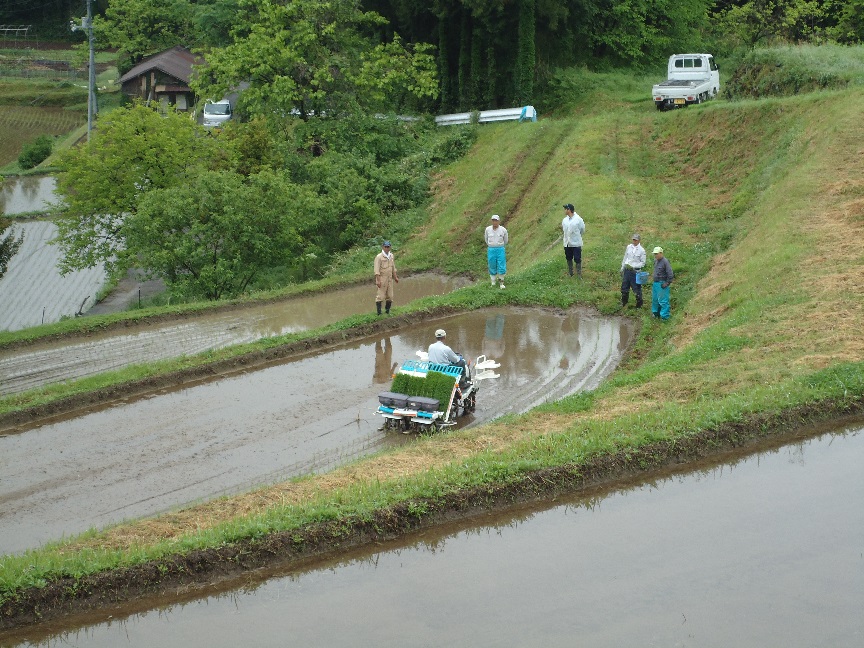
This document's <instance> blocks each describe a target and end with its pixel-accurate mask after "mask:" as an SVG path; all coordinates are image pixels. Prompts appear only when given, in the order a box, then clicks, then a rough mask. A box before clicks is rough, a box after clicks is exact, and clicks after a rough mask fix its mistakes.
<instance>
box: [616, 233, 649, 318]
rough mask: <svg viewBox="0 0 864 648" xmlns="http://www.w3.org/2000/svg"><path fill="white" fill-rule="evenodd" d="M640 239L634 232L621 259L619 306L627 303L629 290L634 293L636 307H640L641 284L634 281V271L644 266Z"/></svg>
mask: <svg viewBox="0 0 864 648" xmlns="http://www.w3.org/2000/svg"><path fill="white" fill-rule="evenodd" d="M641 240H642V237H641V236H639V235H638V234H634V235H633V242H632V243H630V245H628V246H627V248H626V249H625V250H624V258H623V259H622V260H621V308H624V307H625V306H626V305H627V300H628V298H629V297H630V291H631V290H632V291H633V294H634V295H636V308H642V286H641V285H639V284H638V283H636V273H637V272H639V271H640V270H642V268H644V267H645V248H643V247H642V243H641Z"/></svg>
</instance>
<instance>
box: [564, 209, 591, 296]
mask: <svg viewBox="0 0 864 648" xmlns="http://www.w3.org/2000/svg"><path fill="white" fill-rule="evenodd" d="M561 229H562V230H564V256H565V257H566V259H567V271H568V272H569V273H570V276H571V277H572V276H573V262H574V261H575V262H576V276H578V277H579V278H580V279H581V278H582V235H583V234H584V233H585V221H583V220H582V217H581V216H579V214H577V213H576V212H574V211H573V205H571V204H569V203H568V204H566V205H564V220H562V221H561Z"/></svg>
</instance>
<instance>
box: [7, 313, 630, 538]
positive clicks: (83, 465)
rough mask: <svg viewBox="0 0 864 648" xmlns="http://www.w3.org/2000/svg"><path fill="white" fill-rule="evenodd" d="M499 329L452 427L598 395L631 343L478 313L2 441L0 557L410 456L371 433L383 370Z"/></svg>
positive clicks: (551, 323) (601, 330) (586, 327)
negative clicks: (292, 480)
mask: <svg viewBox="0 0 864 648" xmlns="http://www.w3.org/2000/svg"><path fill="white" fill-rule="evenodd" d="M496 315H502V316H506V321H507V326H506V327H504V331H503V336H502V340H503V341H505V342H506V351H505V353H504V355H503V356H499V357H498V358H496V360H498V361H499V362H500V363H501V367H500V368H499V369H496V372H498V373H499V374H500V378H497V379H495V380H486V381H483V383H482V384H481V385H480V389H479V393H478V397H477V408H476V411H475V412H474V413H473V415H472V416H471V417H464V418H460V419H458V421H459V424H460V425H470V424H476V423H480V422H484V421H489V420H491V419H493V418H495V417H498V416H501V415H502V414H506V413H510V412H523V411H526V410H527V409H530V408H531V407H533V406H534V405H536V404H538V403H542V402H545V401H547V400H551V399H558V398H561V397H563V396H566V395H567V394H571V393H574V392H577V391H580V390H585V389H593V388H595V387H597V386H598V385H599V384H600V383H601V382H602V381H603V380H604V378H605V377H606V376H608V375H609V373H610V372H611V371H612V370H613V369H614V368H615V366H616V365H617V363H618V362H619V360H620V359H621V356H620V355H619V354H618V352H617V349H618V348H619V347H620V342H619V338H620V337H621V336H624V337H626V338H627V339H631V338H632V335H633V330H634V329H633V324H632V323H630V322H627V321H626V320H621V319H612V318H603V317H599V316H596V315H592V314H591V313H587V312H581V311H574V312H570V313H567V314H562V313H553V312H550V311H542V310H531V309H526V308H509V309H494V310H491V311H476V312H471V313H466V314H462V315H458V316H453V317H449V318H447V319H445V320H437V321H435V322H428V323H423V324H418V325H415V326H411V327H408V328H406V329H404V330H400V331H399V333H398V335H397V334H391V336H390V338H389V351H388V343H387V339H382V338H381V337H380V336H378V335H376V336H374V337H371V338H367V339H364V340H359V341H356V342H352V343H350V344H345V345H342V346H339V347H337V348H334V349H329V350H326V351H322V352H318V353H314V354H310V355H309V356H307V357H304V358H302V359H296V358H295V359H291V360H282V361H279V362H278V363H276V364H274V365H272V366H269V367H264V368H259V369H257V370H255V371H250V372H248V373H241V374H236V375H231V376H222V377H218V378H215V379H213V380H210V381H208V382H204V383H202V384H198V385H192V386H187V387H185V388H183V389H178V390H166V391H164V392H162V393H160V394H158V395H151V396H150V397H148V398H140V399H137V400H131V401H130V402H124V403H119V404H116V406H113V407H108V408H105V409H101V410H99V411H94V412H91V413H89V414H87V415H84V416H77V417H75V418H70V419H68V420H63V421H58V422H54V423H51V424H47V425H41V426H39V427H34V428H33V429H29V430H27V431H23V432H21V433H18V434H10V435H8V436H6V437H0V465H2V466H3V468H2V474H3V479H0V547H3V548H4V549H5V550H6V551H9V552H12V551H22V550H24V549H27V548H29V547H33V546H37V545H38V544H40V543H42V542H45V541H48V540H51V539H55V538H58V537H60V536H61V535H63V534H67V535H68V534H72V533H79V532H81V531H84V530H86V529H88V528H90V527H103V526H105V525H107V524H111V523H113V522H118V521H120V520H123V519H129V518H137V517H142V516H146V515H152V514H154V513H158V512H160V511H164V510H166V509H169V508H172V507H175V506H179V505H182V504H186V503H188V502H193V501H196V500H199V499H207V498H212V497H214V496H216V495H221V494H224V493H230V492H236V491H238V490H247V489H249V488H251V487H252V486H254V485H257V484H263V483H272V482H276V481H281V480H284V479H286V478H288V477H292V476H296V475H302V474H308V473H310V472H313V471H321V470H325V469H328V468H332V467H333V466H335V465H338V464H341V463H345V462H346V461H349V460H351V459H354V458H357V457H360V456H363V455H366V454H369V453H372V452H376V451H379V450H382V449H384V448H387V447H391V446H394V445H399V444H402V443H406V442H410V437H409V436H407V435H402V434H398V433H395V434H394V433H390V434H388V433H387V432H385V431H383V430H381V429H380V427H381V418H380V417H379V416H377V415H376V414H375V411H376V408H377V406H378V400H377V395H378V393H380V392H382V391H387V390H388V389H389V385H387V380H384V381H382V380H381V379H382V378H383V377H384V373H385V368H386V370H387V371H389V370H390V368H391V367H392V366H393V364H394V363H400V364H401V362H402V361H403V360H406V359H413V358H415V357H416V356H415V352H416V350H417V349H425V348H427V345H428V340H429V339H430V338H431V337H432V334H433V332H434V330H435V329H436V328H439V327H442V325H443V328H445V329H446V330H447V331H448V339H449V338H450V336H451V335H452V338H453V340H454V341H455V342H456V343H457V344H456V345H454V346H456V348H458V349H459V350H461V351H464V352H466V353H470V355H471V356H472V357H473V356H475V355H476V353H477V351H479V350H480V349H481V348H482V345H483V340H484V338H485V336H486V325H487V321H488V318H489V317H490V316H491V317H493V318H494V317H495V316H496ZM569 319H581V320H583V321H582V323H580V324H579V326H578V336H579V339H580V341H579V344H578V345H577V344H574V343H572V342H571V341H570V340H568V337H570V335H571V334H569V333H566V331H573V330H576V329H574V328H573V326H572V325H569V326H568V327H564V328H562V321H566V320H569ZM500 321H502V322H503V317H502V318H501V319H500ZM574 349H578V353H576V354H575V355H574V353H573V352H574ZM388 354H389V357H388ZM562 357H566V358H567V364H568V369H567V370H562V369H560V368H559V366H558V365H559V362H560V359H561V358H562Z"/></svg>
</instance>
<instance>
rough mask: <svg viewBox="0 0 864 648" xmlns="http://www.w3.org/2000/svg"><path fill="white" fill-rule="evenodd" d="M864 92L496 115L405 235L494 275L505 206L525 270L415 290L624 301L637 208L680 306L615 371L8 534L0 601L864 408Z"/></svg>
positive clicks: (541, 301)
mask: <svg viewBox="0 0 864 648" xmlns="http://www.w3.org/2000/svg"><path fill="white" fill-rule="evenodd" d="M862 100H864V93H862V92H861V91H860V90H846V91H840V92H834V93H824V94H813V95H807V96H799V97H793V98H788V99H777V100H763V101H753V102H740V103H734V104H730V103H724V102H720V101H717V102H713V103H712V104H708V105H704V106H701V107H699V108H692V109H688V110H682V111H675V112H670V113H657V112H656V111H654V110H653V108H651V107H650V105H646V104H647V102H642V103H639V102H633V101H628V100H627V98H626V97H625V98H624V101H622V102H621V103H620V104H608V105H604V106H603V107H602V110H598V111H583V112H582V113H581V114H579V115H578V116H573V117H560V118H557V119H554V120H545V121H540V122H537V123H536V124H522V125H518V126H514V125H494V126H490V127H489V128H483V129H481V136H480V139H479V141H478V144H477V145H476V146H475V148H474V149H473V150H472V151H471V153H470V154H469V155H468V156H466V157H465V158H464V159H463V160H461V161H459V162H458V163H456V164H454V165H452V166H451V167H450V168H449V169H448V170H447V171H446V172H445V173H442V174H441V176H440V177H439V178H438V180H437V185H436V187H437V188H436V194H435V200H434V203H433V204H432V205H431V206H430V209H429V217H428V220H427V222H426V224H425V226H424V228H423V229H422V230H420V231H418V232H417V233H416V235H415V236H414V238H413V239H412V240H411V241H410V242H409V243H408V244H407V245H406V246H405V249H403V250H401V251H400V255H401V260H402V265H403V267H412V268H417V269H419V268H442V269H446V270H450V271H465V272H472V273H474V274H475V275H477V276H481V277H482V276H483V275H484V274H485V273H484V264H485V255H484V250H483V246H482V228H483V227H484V226H485V225H486V223H487V222H488V217H489V215H490V214H491V213H498V214H501V215H502V218H503V219H504V225H505V226H507V227H508V229H509V230H510V234H511V244H510V247H509V249H508V264H509V267H510V272H509V273H508V274H509V280H508V282H507V290H506V291H497V290H496V291H493V290H492V289H491V288H489V287H488V286H485V285H483V284H482V283H481V285H478V286H475V287H471V288H467V289H463V290H460V291H457V292H456V293H454V294H453V295H450V296H446V297H441V298H434V299H429V300H424V301H423V302H421V304H419V305H417V306H414V307H412V308H414V309H420V310H422V309H424V308H439V307H445V306H453V307H457V308H476V307H479V306H483V305H487V304H505V303H513V304H536V305H550V306H560V307H565V306H568V305H571V304H592V305H594V306H596V307H597V308H598V309H600V310H601V311H603V312H612V311H614V310H615V309H616V307H617V304H618V299H619V297H618V283H619V277H618V268H619V266H620V261H621V256H622V254H623V250H624V246H625V245H626V243H627V242H628V239H629V235H630V234H631V233H632V231H633V230H638V231H640V233H641V234H642V237H643V243H644V244H645V245H646V247H648V248H649V249H650V248H651V247H653V246H654V245H658V244H659V245H662V246H663V247H664V249H665V250H666V252H667V256H668V257H669V258H670V260H671V262H672V265H673V268H674V269H675V271H676V273H677V279H676V282H675V284H674V285H673V317H672V320H671V321H670V322H669V323H667V324H661V323H659V322H655V321H653V320H651V319H650V317H646V316H645V315H644V313H641V312H637V311H630V313H631V314H633V315H635V316H637V317H642V318H644V322H643V326H642V329H641V331H640V334H639V339H638V341H637V343H636V346H635V349H634V352H633V353H632V354H631V356H630V357H629V359H628V360H627V362H626V363H625V365H624V366H623V367H621V368H620V369H619V371H617V372H616V374H615V375H614V376H613V378H612V379H611V380H610V381H608V382H607V383H606V384H605V385H603V386H602V387H601V388H600V389H598V390H597V391H595V392H592V393H587V394H578V395H574V396H572V397H569V398H566V399H563V400H562V401H559V402H557V403H552V404H548V405H545V406H543V407H541V408H538V409H536V410H533V411H532V412H529V413H527V414H525V415H521V416H508V417H505V418H503V419H500V420H498V421H495V422H493V423H491V424H489V425H485V426H482V427H480V428H474V429H468V430H464V431H457V432H453V433H450V434H443V435H439V436H434V437H430V438H424V439H421V440H420V441H418V443H416V444H412V445H411V446H409V447H407V448H404V449H400V450H393V451H388V452H384V453H381V454H379V455H376V456H374V457H371V458H368V459H364V460H361V461H358V462H355V463H353V464H351V465H349V466H346V467H343V468H339V469H337V470H334V471H332V472H330V473H328V474H326V475H321V476H310V477H305V478H302V479H296V480H292V481H289V482H286V483H283V484H279V485H276V486H273V487H269V488H264V489H260V490H257V491H255V492H253V493H249V494H246V495H241V496H238V497H231V498H224V499H219V500H216V501H213V502H208V503H205V504H201V505H199V506H195V507H191V508H188V509H185V510H182V511H177V512H175V513H172V514H169V515H165V516H160V517H158V518H155V519H152V520H143V521H139V522H132V523H129V524H124V525H120V526H117V527H115V528H112V529H108V530H105V531H98V532H97V531H93V532H91V533H88V534H85V535H83V536H81V537H78V538H72V539H70V540H67V541H64V542H62V543H58V544H55V545H52V546H48V547H45V548H43V549H39V550H35V551H30V552H27V553H26V554H23V555H15V556H5V557H3V558H2V559H0V619H2V618H3V615H4V614H5V615H10V614H13V612H15V610H18V607H16V606H17V605H18V604H19V599H20V600H24V599H26V598H27V595H28V591H33V590H28V588H49V587H51V586H52V584H56V583H58V582H61V581H62V583H63V588H64V589H63V593H62V594H58V597H60V598H62V597H67V598H75V597H76V596H85V595H88V593H89V594H92V589H88V587H89V586H88V587H83V588H78V587H76V586H75V583H78V582H83V581H84V580H86V579H87V578H89V577H90V576H91V575H94V574H98V573H104V572H106V571H108V570H121V571H122V569H121V568H132V567H134V566H136V565H142V564H144V563H150V564H152V565H155V567H154V569H153V570H151V571H153V572H154V573H155V574H156V576H154V577H153V578H154V579H155V580H158V578H159V577H160V576H159V574H160V573H161V574H165V575H166V577H167V575H169V574H170V573H172V571H173V570H175V569H180V570H181V571H182V569H183V567H180V568H177V567H176V566H175V565H176V563H175V562H173V561H174V559H175V558H176V556H178V555H181V556H182V555H187V556H188V555H190V554H191V553H192V552H197V551H207V550H213V549H221V548H225V547H230V546H235V545H237V544H238V543H248V542H263V541H265V540H266V539H267V538H269V537H272V535H273V534H275V533H279V532H286V533H288V534H289V537H295V538H296V542H297V543H298V545H299V544H302V542H303V535H302V531H303V529H305V528H308V527H309V525H314V524H321V523H335V524H336V525H337V526H336V528H337V529H342V532H344V533H350V532H351V529H352V528H354V527H353V526H352V525H354V526H356V524H357V523H364V522H365V523H369V524H373V523H374V524H377V522H376V520H380V519H381V517H380V516H381V514H382V511H385V512H386V511H395V510H400V511H403V512H407V513H405V514H407V515H410V516H411V517H412V519H416V520H422V519H423V518H424V516H426V515H427V514H430V513H432V512H434V511H435V510H440V509H439V507H438V506H437V505H436V503H437V502H445V501H449V499H448V498H452V497H453V496H454V495H456V494H458V493H460V492H466V491H470V490H475V491H476V490H477V489H481V490H482V489H490V490H491V489H493V488H499V487H501V486H502V485H507V484H516V483H518V482H520V481H521V480H524V479H525V478H526V476H529V475H535V474H538V473H540V472H542V471H550V470H559V471H560V470H563V471H566V472H569V473H572V474H574V475H578V474H580V471H582V470H584V469H585V467H586V466H588V465H589V464H590V463H591V462H592V461H596V460H597V459H598V458H599V457H604V456H610V455H614V456H628V455H629V454H630V453H634V456H637V455H638V456H643V457H645V455H639V453H640V452H643V451H645V450H646V449H649V448H656V447H658V446H663V447H665V448H667V450H668V449H670V448H672V450H668V451H669V452H674V447H675V446H676V444H680V445H681V446H682V447H683V446H684V445H686V444H687V443H688V442H689V441H691V440H693V439H697V438H706V439H708V440H707V441H706V442H705V443H707V444H708V445H709V446H710V444H711V441H710V436H708V437H705V436H704V435H705V434H706V431H711V430H720V429H723V428H724V427H727V426H730V425H732V426H734V425H739V424H742V423H743V424H748V423H753V424H754V425H757V424H756V423H755V422H757V421H758V422H762V423H759V425H762V424H764V425H776V424H777V422H780V421H782V422H786V423H788V422H789V417H788V416H784V413H787V414H788V413H792V415H793V417H794V418H795V419H796V420H798V419H800V420H807V419H809V418H811V417H818V416H819V415H820V414H822V415H824V414H836V413H839V412H843V411H847V410H852V409H855V410H860V408H861V406H862V400H864V336H861V335H860V331H861V330H862V326H864V299H862V297H864V294H862V293H864V289H862V284H861V281H860V280H859V278H858V276H857V274H858V272H859V271H860V268H861V267H862V265H864V256H862V252H861V250H862V248H861V246H860V245H858V241H861V240H864V238H862V237H864V174H862V166H864V159H862V151H864V124H862V123H861V120H860V118H859V113H860V106H861V104H862ZM565 202H573V203H574V204H575V205H576V208H577V211H578V212H579V213H580V214H581V215H582V216H583V217H584V218H585V220H586V223H587V230H586V235H585V248H584V257H585V279H584V281H582V282H581V283H579V282H573V281H572V280H570V279H569V278H567V277H566V276H565V272H564V269H565V264H564V260H563V255H562V254H561V250H560V242H556V237H557V235H558V228H559V224H560V219H561V216H562V210H561V205H562V204H563V203H565ZM631 303H632V301H631ZM407 310H410V309H406V312H407ZM364 317H366V316H363V317H360V318H353V319H352V320H350V321H346V322H343V323H340V325H338V326H347V325H349V324H357V323H363V322H366V321H369V320H371V318H366V319H364ZM338 326H337V328H338ZM314 334H315V333H314V332H313V333H310V335H314ZM270 343H274V342H270ZM275 343H278V340H277V341H276V342H275ZM771 421H774V423H773V424H772V423H771ZM759 433H760V431H759V429H754V430H753V431H752V434H755V435H758V434H759ZM649 464H650V461H648V460H646V465H649ZM337 536H338V531H337V532H335V533H334V542H335V541H336V540H337V539H338V538H337ZM63 579H67V580H65V581H63ZM117 589H118V590H120V589H122V588H117ZM117 596H122V594H118V595H117ZM31 612H32V610H31ZM15 613H17V612H15Z"/></svg>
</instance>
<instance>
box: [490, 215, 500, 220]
mask: <svg viewBox="0 0 864 648" xmlns="http://www.w3.org/2000/svg"><path fill="white" fill-rule="evenodd" d="M492 220H501V219H500V218H498V214H493V215H492Z"/></svg>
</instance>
